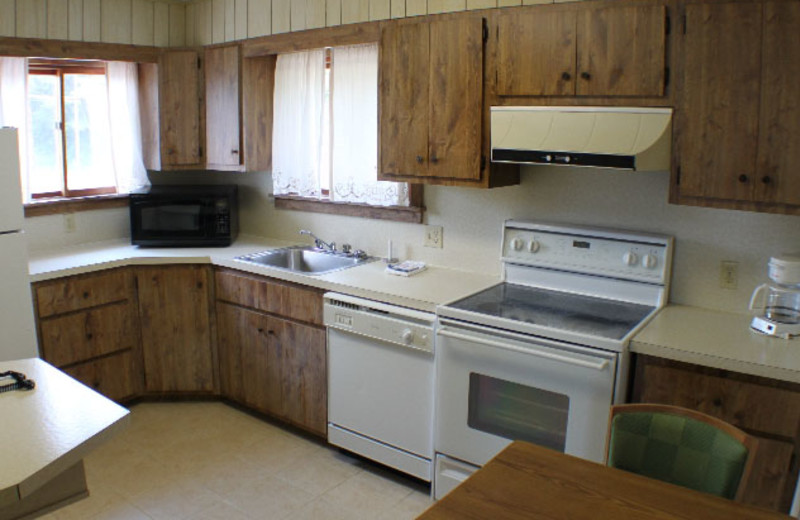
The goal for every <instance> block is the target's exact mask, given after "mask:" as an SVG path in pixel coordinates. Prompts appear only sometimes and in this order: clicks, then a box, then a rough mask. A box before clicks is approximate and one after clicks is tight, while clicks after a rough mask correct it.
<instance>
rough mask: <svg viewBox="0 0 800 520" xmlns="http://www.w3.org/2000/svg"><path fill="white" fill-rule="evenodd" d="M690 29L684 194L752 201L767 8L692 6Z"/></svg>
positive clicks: (680, 122)
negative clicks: (763, 11) (763, 14)
mask: <svg viewBox="0 0 800 520" xmlns="http://www.w3.org/2000/svg"><path fill="white" fill-rule="evenodd" d="M685 23H686V27H685V29H686V34H685V36H684V45H683V53H682V54H683V87H682V92H681V95H680V98H681V103H680V109H679V111H678V114H677V131H676V135H677V136H678V143H679V145H678V153H679V162H678V167H679V168H680V169H679V172H678V175H677V176H676V178H677V182H678V183H679V184H678V189H679V191H680V194H681V195H683V196H688V197H703V198H711V199H714V198H716V199H725V200H744V201H749V200H752V198H753V180H754V179H753V178H754V173H755V168H756V148H757V145H758V117H759V107H758V105H759V104H758V103H757V102H756V100H758V99H759V94H760V91H759V89H760V82H761V45H760V41H761V4H760V3H754V2H748V3H738V2H736V3H705V4H689V5H687V6H686V22H685Z"/></svg>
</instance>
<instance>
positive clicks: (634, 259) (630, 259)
mask: <svg viewBox="0 0 800 520" xmlns="http://www.w3.org/2000/svg"><path fill="white" fill-rule="evenodd" d="M622 261H623V262H624V263H625V265H631V266H633V265H636V264H637V263H639V255H637V254H636V253H634V252H633V251H628V252H627V253H625V254H624V255H622Z"/></svg>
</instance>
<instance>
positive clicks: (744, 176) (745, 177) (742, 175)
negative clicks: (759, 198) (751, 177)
mask: <svg viewBox="0 0 800 520" xmlns="http://www.w3.org/2000/svg"><path fill="white" fill-rule="evenodd" d="M739 182H741V183H742V184H744V183H746V182H747V175H745V174H741V175H739Z"/></svg>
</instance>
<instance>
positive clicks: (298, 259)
mask: <svg viewBox="0 0 800 520" xmlns="http://www.w3.org/2000/svg"><path fill="white" fill-rule="evenodd" d="M235 260H238V261H240V262H246V263H249V264H257V265H263V266H267V267H272V268H275V269H283V270H285V271H291V272H293V273H302V274H308V275H320V274H326V273H330V272H333V271H339V270H342V269H348V268H350V267H355V266H357V265H361V264H365V263H368V262H373V261H375V260H376V259H375V258H374V257H366V258H358V257H356V256H353V255H346V254H344V253H330V252H327V251H320V250H318V249H315V248H312V247H300V246H295V247H285V248H283V249H273V250H271V251H262V252H260V253H253V254H249V255H242V256H237V257H236V258H235Z"/></svg>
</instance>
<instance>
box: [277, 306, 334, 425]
mask: <svg viewBox="0 0 800 520" xmlns="http://www.w3.org/2000/svg"><path fill="white" fill-rule="evenodd" d="M270 321H271V324H270V325H271V326H272V328H271V329H270V330H272V331H273V332H274V335H275V340H276V342H277V343H278V345H279V347H278V348H279V350H280V352H281V355H282V374H281V379H282V392H281V393H282V396H283V403H284V405H285V415H286V418H287V419H288V420H289V421H291V422H293V423H294V424H296V425H298V426H300V427H303V428H306V429H308V430H310V431H312V432H314V433H317V434H319V435H322V436H325V435H326V434H327V428H328V364H327V353H326V349H325V330H324V329H321V328H316V327H309V326H307V325H300V324H298V323H293V322H290V321H285V320H278V319H273V320H270Z"/></svg>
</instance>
